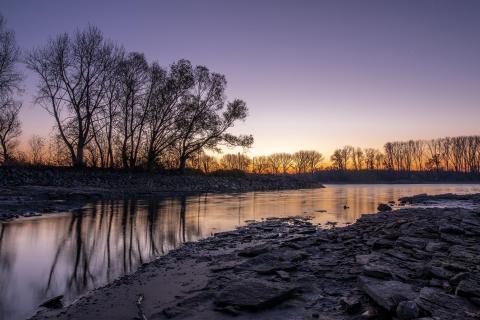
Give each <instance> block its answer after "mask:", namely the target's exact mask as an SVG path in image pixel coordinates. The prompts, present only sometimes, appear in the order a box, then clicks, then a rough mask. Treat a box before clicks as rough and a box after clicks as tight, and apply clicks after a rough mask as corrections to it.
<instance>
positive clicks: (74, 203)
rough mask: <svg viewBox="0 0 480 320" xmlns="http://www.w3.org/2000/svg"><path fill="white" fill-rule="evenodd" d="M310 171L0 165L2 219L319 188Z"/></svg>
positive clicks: (319, 185)
mask: <svg viewBox="0 0 480 320" xmlns="http://www.w3.org/2000/svg"><path fill="white" fill-rule="evenodd" d="M319 187H323V186H322V184H321V183H320V182H319V181H318V180H317V179H316V178H315V177H314V176H312V175H254V174H243V175H223V176H222V175H202V174H190V175H189V174H186V175H179V174H160V173H150V172H125V171H118V170H94V169H84V170H75V169H72V168H43V167H42V168H36V167H0V221H1V220H9V219H14V218H17V217H19V216H25V215H27V216H31V215H39V214H43V213H51V212H59V211H65V210H69V209H72V208H77V207H80V206H82V205H83V204H84V203H85V202H87V201H92V200H98V199H121V198H132V197H136V198H148V197H158V196H162V195H169V194H178V193H185V194H192V193H220V192H221V193H223V192H247V191H262V190H265V191H266V190H282V189H304V188H319Z"/></svg>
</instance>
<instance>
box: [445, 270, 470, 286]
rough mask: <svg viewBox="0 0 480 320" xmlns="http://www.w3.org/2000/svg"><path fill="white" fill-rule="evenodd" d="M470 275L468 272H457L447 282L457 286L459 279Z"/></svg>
mask: <svg viewBox="0 0 480 320" xmlns="http://www.w3.org/2000/svg"><path fill="white" fill-rule="evenodd" d="M469 276H470V274H469V273H468V272H459V273H457V274H456V275H454V276H453V277H451V278H450V280H449V282H450V284H451V285H453V286H458V284H459V283H460V281H462V280H465V279H467V278H468V277H469Z"/></svg>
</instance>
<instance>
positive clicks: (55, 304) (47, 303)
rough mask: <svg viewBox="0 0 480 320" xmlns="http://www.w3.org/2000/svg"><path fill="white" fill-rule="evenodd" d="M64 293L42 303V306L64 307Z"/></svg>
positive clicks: (49, 307)
mask: <svg viewBox="0 0 480 320" xmlns="http://www.w3.org/2000/svg"><path fill="white" fill-rule="evenodd" d="M62 299H63V295H59V296H56V297H53V298H51V299H49V300H47V301H45V302H44V303H42V304H41V305H40V307H44V308H48V309H60V308H63V302H62Z"/></svg>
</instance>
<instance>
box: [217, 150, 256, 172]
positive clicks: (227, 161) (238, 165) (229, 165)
mask: <svg viewBox="0 0 480 320" xmlns="http://www.w3.org/2000/svg"><path fill="white" fill-rule="evenodd" d="M251 162H252V161H251V159H250V158H249V157H248V156H246V155H244V154H241V153H237V154H225V155H223V157H222V158H221V160H220V164H221V165H222V167H223V168H224V169H226V170H242V171H247V169H248V167H249V166H250V163H251Z"/></svg>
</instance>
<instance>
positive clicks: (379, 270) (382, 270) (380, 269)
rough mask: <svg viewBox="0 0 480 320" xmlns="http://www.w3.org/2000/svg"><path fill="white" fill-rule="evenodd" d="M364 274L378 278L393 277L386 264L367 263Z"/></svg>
mask: <svg viewBox="0 0 480 320" xmlns="http://www.w3.org/2000/svg"><path fill="white" fill-rule="evenodd" d="M363 274H364V275H366V276H369V277H373V278H378V279H391V278H392V273H391V271H390V269H389V268H388V267H386V266H382V265H376V264H367V265H365V266H363Z"/></svg>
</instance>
